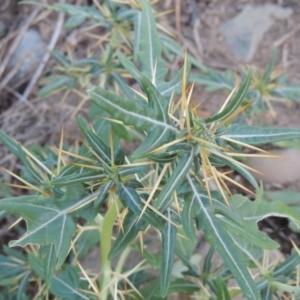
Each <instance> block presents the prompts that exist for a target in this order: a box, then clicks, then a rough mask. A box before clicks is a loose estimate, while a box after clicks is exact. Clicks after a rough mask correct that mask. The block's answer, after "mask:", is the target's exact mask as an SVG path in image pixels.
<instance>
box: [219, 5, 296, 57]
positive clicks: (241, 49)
mask: <svg viewBox="0 0 300 300" xmlns="http://www.w3.org/2000/svg"><path fill="white" fill-rule="evenodd" d="M291 14H292V10H291V9H290V8H283V7H280V6H279V5H275V4H265V5H259V6H252V5H250V4H249V5H246V6H245V8H244V9H243V11H242V12H240V13H239V14H238V15H237V16H235V17H234V18H233V19H230V20H228V21H227V22H225V23H224V24H223V25H222V27H221V30H222V32H223V35H224V37H225V39H226V41H227V44H228V46H229V49H230V51H231V52H232V53H233V54H234V56H235V57H236V58H237V59H239V60H241V61H245V62H247V61H250V60H251V59H252V58H253V56H254V54H255V53H256V50H257V48H258V45H259V43H260V42H261V40H262V39H263V36H264V34H265V33H266V32H267V31H268V30H269V29H270V28H271V26H272V25H273V24H274V23H275V21H276V20H284V19H287V18H288V17H290V16H291Z"/></svg>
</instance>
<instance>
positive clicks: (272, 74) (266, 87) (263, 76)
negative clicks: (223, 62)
mask: <svg viewBox="0 0 300 300" xmlns="http://www.w3.org/2000/svg"><path fill="white" fill-rule="evenodd" d="M172 49H174V47H173V48H172ZM276 58H277V51H276V49H273V51H272V56H271V59H270V62H269V64H268V65H267V66H266V68H265V69H262V70H260V69H256V70H255V71H254V72H253V77H252V84H251V86H250V88H249V90H248V92H247V94H246V99H245V102H249V101H250V102H254V103H253V105H252V106H251V107H252V112H254V113H256V114H257V113H261V112H264V111H266V110H268V111H270V113H271V114H272V115H273V116H276V115H277V114H276V111H275V110H274V107H273V105H272V102H285V103H287V102H291V101H294V102H296V103H298V102H299V99H300V86H299V84H297V83H295V82H291V80H290V79H289V78H288V76H287V75H286V74H283V72H282V71H281V70H280V69H279V68H275V65H276ZM198 68H200V70H201V72H197V73H194V74H192V75H191V77H190V80H191V81H192V82H195V83H198V84H200V85H203V86H205V89H206V91H216V90H229V91H231V90H232V89H233V87H234V86H235V82H236V80H241V79H243V78H245V77H246V74H245V73H243V72H242V73H241V74H235V73H234V72H233V71H230V70H227V71H225V72H223V73H222V72H219V71H217V70H214V69H211V68H205V69H204V68H203V67H201V65H200V66H199V67H198Z"/></svg>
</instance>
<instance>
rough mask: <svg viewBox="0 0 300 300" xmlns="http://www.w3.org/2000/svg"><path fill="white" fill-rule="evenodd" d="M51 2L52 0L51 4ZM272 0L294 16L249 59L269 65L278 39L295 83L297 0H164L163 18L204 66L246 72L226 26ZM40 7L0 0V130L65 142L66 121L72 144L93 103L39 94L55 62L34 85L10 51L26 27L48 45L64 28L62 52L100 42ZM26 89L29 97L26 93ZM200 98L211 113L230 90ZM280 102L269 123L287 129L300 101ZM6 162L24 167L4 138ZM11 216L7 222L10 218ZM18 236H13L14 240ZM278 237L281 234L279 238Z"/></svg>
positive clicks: (84, 1)
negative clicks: (78, 115) (20, 72)
mask: <svg viewBox="0 0 300 300" xmlns="http://www.w3.org/2000/svg"><path fill="white" fill-rule="evenodd" d="M43 2H44V3H46V2H47V1H46V0H45V1H43ZM52 2H53V1H48V3H52ZM65 2H67V3H77V4H78V5H80V4H81V5H92V1H89V0H76V1H72V0H66V1H65ZM266 3H269V4H270V3H272V4H276V5H278V6H280V7H284V8H289V9H291V11H292V14H291V17H289V18H288V19H286V20H280V21H279V20H278V21H277V20H276V22H275V23H274V25H273V26H271V28H270V29H269V30H268V31H267V32H266V33H265V34H264V37H263V40H262V41H261V42H260V43H259V46H258V50H257V52H256V53H255V55H254V57H253V59H252V60H251V61H249V62H247V64H249V65H250V66H253V67H257V68H264V67H265V66H266V65H267V63H268V62H269V60H270V56H271V51H272V48H273V46H274V45H275V46H277V48H278V53H279V55H278V58H277V68H279V69H281V70H283V72H285V73H287V74H289V75H290V78H291V80H292V81H294V82H296V83H299V84H300V30H299V29H300V27H299V23H300V2H299V1H298V0H277V1H276V0H273V1H272V0H256V1H255V0H253V1H251V0H249V1H247V0H244V1H238V0H222V1H221V0H182V1H180V0H166V1H158V11H160V12H161V11H163V10H168V9H173V11H174V13H172V14H168V15H166V16H164V17H162V18H161V21H162V22H163V23H164V24H166V25H167V26H168V27H169V28H173V30H174V31H175V32H176V34H177V37H178V40H179V41H180V43H182V44H183V45H185V47H187V48H188V49H189V51H190V52H191V53H192V54H193V55H195V56H196V57H197V58H198V59H199V60H201V61H202V62H203V64H204V65H206V66H209V67H212V68H216V69H218V70H222V71H223V70H226V69H229V70H234V71H239V70H241V69H243V68H244V66H245V64H246V63H245V62H241V61H239V60H238V59H236V57H235V56H234V55H233V54H232V53H231V52H230V50H229V48H228V45H227V43H226V40H225V38H224V36H223V34H222V30H221V27H222V24H224V23H225V22H226V21H228V20H229V19H231V18H233V17H234V16H236V15H237V14H239V13H240V12H241V11H242V10H243V8H244V7H245V5H249V4H252V5H263V4H266ZM35 10H36V8H35V7H33V6H31V5H18V1H17V0H4V1H1V3H0V21H1V22H2V23H3V24H4V26H5V29H4V33H3V34H2V35H1V30H0V93H1V98H0V128H1V129H2V130H3V131H4V132H6V133H8V134H9V135H10V136H13V137H14V138H16V139H17V140H18V141H20V142H21V143H22V144H24V145H25V146H28V145H30V144H32V143H37V144H40V145H45V144H52V145H54V144H55V143H57V142H58V141H59V136H60V132H61V128H62V127H63V126H64V128H65V137H66V138H67V142H68V143H70V144H72V143H74V142H75V141H78V139H79V131H78V129H77V126H76V123H75V116H76V113H79V112H80V113H83V114H85V113H86V112H87V108H86V107H87V106H86V104H84V105H83V106H82V107H79V109H78V105H81V104H83V103H82V97H81V96H80V95H75V94H74V93H73V94H72V95H69V96H68V97H66V99H65V100H63V101H62V98H64V96H65V95H64V94H63V93H58V94H56V95H52V96H50V97H47V98H46V99H39V98H38V97H37V91H38V79H39V78H40V77H41V76H42V75H43V74H44V73H45V72H46V70H49V68H51V66H52V64H53V61H52V59H51V58H48V59H47V61H46V62H45V66H44V67H43V68H42V70H41V74H40V75H41V76H40V77H39V78H37V80H36V81H35V82H33V85H32V86H31V87H29V85H28V83H29V82H30V80H31V79H32V78H33V74H34V73H35V71H36V69H35V70H33V71H32V72H29V73H27V74H25V75H24V76H22V77H21V78H18V79H14V78H13V75H14V74H13V73H14V72H15V73H17V72H18V67H15V70H12V69H11V68H9V66H8V61H9V59H8V57H9V56H12V52H11V49H12V48H13V47H17V46H15V45H16V44H17V40H18V38H19V39H20V37H21V35H22V34H24V32H23V30H24V28H25V27H24V26H25V25H26V26H27V28H35V29H36V30H37V31H38V32H39V33H40V35H41V38H42V40H43V41H44V42H45V44H46V45H48V46H49V45H50V44H51V39H53V37H55V34H58V37H57V39H56V41H55V42H54V43H52V49H58V50H59V51H62V52H65V51H67V49H68V51H75V53H76V55H77V56H78V57H80V56H84V55H85V53H86V49H87V45H93V44H94V43H95V41H94V40H92V39H88V38H87V37H86V36H85V35H84V34H82V33H81V32H80V31H79V30H77V29H75V30H65V29H63V28H61V27H57V23H58V22H59V21H60V22H61V21H62V16H59V14H58V13H56V12H49V11H46V10H44V9H39V10H38V11H37V12H35ZM0 29H1V24H0ZM50 46H51V45H50ZM1 68H2V69H3V70H2V72H1ZM11 72H12V73H11ZM8 76H11V77H12V80H8V79H7V78H8ZM82 92H83V93H84V91H82ZM24 93H25V96H26V97H23V96H24ZM193 97H194V98H195V101H197V102H202V104H201V112H200V114H202V115H204V116H207V115H209V114H212V113H214V112H216V111H217V110H218V109H219V108H220V106H221V105H222V103H223V102H224V100H225V99H226V97H227V94H226V93H225V92H214V93H204V91H203V88H196V89H195V91H194V95H193ZM274 108H275V110H276V112H277V113H278V117H277V118H273V117H271V116H264V117H265V118H264V121H266V122H267V123H269V124H274V125H277V126H280V127H300V109H299V106H298V104H296V103H292V104H289V105H286V104H285V103H275V104H274ZM74 112H75V113H74ZM0 166H4V167H5V168H7V169H9V170H16V169H17V170H19V169H20V166H19V165H18V162H17V160H16V159H14V158H13V155H11V154H9V153H8V151H7V150H6V148H5V147H4V146H3V145H1V144H0ZM0 177H2V179H3V180H4V181H6V182H9V181H11V180H12V179H11V178H10V176H8V175H7V174H6V173H1V174H0ZM18 193H20V191H13V194H18ZM10 222H11V220H6V221H5V223H6V224H8V223H10ZM265 226H266V224H265ZM276 226H277V225H276ZM279 226H281V225H280V224H279ZM290 233H291V232H290V231H287V232H286V233H285V237H284V238H283V239H282V238H281V242H282V245H283V248H284V249H285V251H284V252H288V249H290V248H289V247H290V246H289V245H287V246H286V243H288V241H286V237H287V236H288V235H289V234H290ZM11 234H13V233H10V235H11ZM3 235H4V231H1V232H0V241H1V243H6V242H7V239H8V237H7V236H5V237H3ZM1 236H2V237H1ZM11 238H12V237H11V236H10V237H9V239H11ZM275 238H278V239H279V238H280V237H276V236H275ZM298 240H299V241H300V239H299V238H298ZM299 244H300V243H299Z"/></svg>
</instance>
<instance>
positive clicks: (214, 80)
mask: <svg viewBox="0 0 300 300" xmlns="http://www.w3.org/2000/svg"><path fill="white" fill-rule="evenodd" d="M189 80H190V81H191V82H195V83H198V84H200V85H204V86H205V91H206V92H212V91H216V90H220V89H225V90H229V91H231V90H232V89H233V88H234V73H233V72H232V71H227V72H226V73H225V74H222V73H220V72H218V71H216V70H213V69H207V72H201V73H199V74H198V73H196V74H191V76H190V78H189Z"/></svg>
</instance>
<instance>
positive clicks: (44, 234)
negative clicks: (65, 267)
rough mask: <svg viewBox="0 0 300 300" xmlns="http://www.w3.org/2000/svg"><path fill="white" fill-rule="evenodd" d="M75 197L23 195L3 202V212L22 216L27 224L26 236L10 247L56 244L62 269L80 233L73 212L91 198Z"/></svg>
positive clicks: (1, 203) (58, 263)
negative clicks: (74, 240)
mask: <svg viewBox="0 0 300 300" xmlns="http://www.w3.org/2000/svg"><path fill="white" fill-rule="evenodd" d="M74 194H75V195H72V196H71V197H68V196H69V195H66V196H65V197H64V198H62V199H57V198H46V197H42V196H20V197H14V198H6V199H3V200H1V201H0V208H1V209H5V210H7V211H9V212H11V213H14V214H17V215H20V216H21V217H22V218H24V219H25V221H26V224H27V232H26V234H25V235H23V236H22V237H21V238H20V239H19V240H17V241H11V242H10V243H9V245H10V246H11V247H15V246H21V247H25V246H26V245H28V244H38V245H40V246H46V245H49V244H54V246H55V250H56V254H57V258H58V261H57V268H59V267H60V266H61V265H62V264H63V262H64V260H65V258H66V257H67V255H68V253H69V248H70V245H71V238H72V236H73V234H74V233H75V230H76V221H75V218H74V215H72V214H71V213H70V212H71V211H73V210H74V209H76V208H77V207H80V206H82V205H84V203H85V202H86V201H88V200H89V199H90V198H91V196H86V197H84V198H83V199H82V198H81V196H82V194H80V193H77V192H76V193H74ZM76 195H77V198H76Z"/></svg>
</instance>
